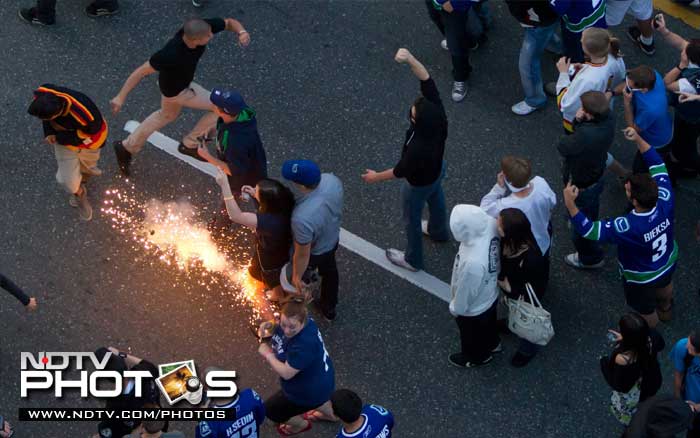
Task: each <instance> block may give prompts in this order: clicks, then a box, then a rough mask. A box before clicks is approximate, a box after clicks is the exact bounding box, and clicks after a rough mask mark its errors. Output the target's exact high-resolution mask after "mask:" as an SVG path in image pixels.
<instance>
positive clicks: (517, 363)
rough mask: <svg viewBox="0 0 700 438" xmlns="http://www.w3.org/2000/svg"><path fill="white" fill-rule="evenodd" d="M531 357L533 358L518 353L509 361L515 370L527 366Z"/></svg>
mask: <svg viewBox="0 0 700 438" xmlns="http://www.w3.org/2000/svg"><path fill="white" fill-rule="evenodd" d="M533 357H535V356H527V355H525V354H522V353H521V352H519V351H518V352H517V353H515V354H514V355H513V358H512V359H511V360H510V364H511V365H513V366H514V367H515V368H522V367H524V366H525V365H527V364H529V363H530V361H531V360H532V358H533Z"/></svg>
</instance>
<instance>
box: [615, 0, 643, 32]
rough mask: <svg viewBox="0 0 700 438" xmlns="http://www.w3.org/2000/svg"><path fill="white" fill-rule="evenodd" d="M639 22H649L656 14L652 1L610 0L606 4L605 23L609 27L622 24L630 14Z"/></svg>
mask: <svg viewBox="0 0 700 438" xmlns="http://www.w3.org/2000/svg"><path fill="white" fill-rule="evenodd" d="M628 10H629V12H630V14H632V16H634V18H636V19H637V20H648V19H650V18H651V16H652V15H653V14H654V5H653V1H652V0H608V1H607V2H606V4H605V21H606V22H607V23H608V26H617V25H618V24H620V23H622V20H623V19H624V18H625V14H626V13H627V12H628Z"/></svg>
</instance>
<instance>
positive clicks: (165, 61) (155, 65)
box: [110, 18, 250, 176]
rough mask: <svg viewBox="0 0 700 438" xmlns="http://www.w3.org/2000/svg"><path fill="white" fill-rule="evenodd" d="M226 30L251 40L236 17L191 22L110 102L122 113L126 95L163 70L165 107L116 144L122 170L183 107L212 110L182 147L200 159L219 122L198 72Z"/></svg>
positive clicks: (124, 171) (161, 82)
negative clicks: (201, 143)
mask: <svg viewBox="0 0 700 438" xmlns="http://www.w3.org/2000/svg"><path fill="white" fill-rule="evenodd" d="M223 30H228V31H230V32H234V33H236V34H237V35H238V42H239V44H240V45H241V46H244V47H245V46H247V45H248V44H249V43H250V35H248V32H247V31H246V30H245V29H244V28H243V25H241V23H240V22H238V20H235V19H233V18H211V19H205V20H202V19H199V18H193V19H191V20H187V21H186V22H185V25H184V26H183V27H182V29H180V30H179V31H178V32H177V33H176V34H175V36H174V37H173V38H172V39H171V40H170V41H168V42H167V44H166V45H165V46H164V47H163V48H162V49H160V50H159V51H158V52H156V53H155V54H154V55H153V56H151V58H150V59H149V60H148V61H146V62H145V63H144V64H143V65H142V66H141V67H139V68H137V69H136V70H134V72H133V73H131V75H130V76H129V78H128V79H127V80H126V82H125V83H124V86H123V87H122V89H121V90H120V91H119V94H117V95H116V96H115V97H114V98H113V99H112V100H111V101H110V103H111V106H112V111H113V112H114V114H116V113H118V112H119V111H120V110H121V108H122V106H123V105H124V101H125V100H126V97H127V96H128V95H129V93H130V92H131V90H133V89H134V87H136V85H138V83H139V82H140V81H141V79H143V78H144V77H146V76H148V75H151V74H153V73H155V72H158V73H159V75H158V86H159V87H160V92H161V106H160V109H159V110H158V111H156V112H154V113H153V114H151V115H150V116H148V117H147V118H146V120H144V121H143V122H142V123H141V124H140V125H139V127H138V128H136V130H135V131H134V132H133V133H131V135H129V136H128V137H127V138H126V139H124V140H122V141H116V142H114V151H115V153H116V154H117V161H118V162H119V169H120V170H121V172H122V174H124V175H125V176H128V175H129V165H130V164H131V158H132V155H133V154H136V153H138V152H139V151H140V150H141V149H142V148H143V145H144V144H145V143H146V139H148V137H149V136H150V135H151V134H152V133H153V132H155V131H157V130H159V129H161V128H163V127H164V126H165V125H167V124H169V123H171V122H173V121H175V119H177V117H178V116H179V115H180V111H182V108H183V107H187V108H194V109H199V110H204V111H207V113H206V114H205V115H204V116H202V118H201V119H200V120H199V122H197V124H196V125H195V127H194V129H192V131H191V132H190V133H189V134H187V135H186V136H185V137H184V138H183V139H182V142H181V143H180V146H179V148H178V150H179V151H180V152H182V153H183V154H186V155H189V156H192V157H194V158H197V159H200V158H199V156H198V155H197V145H198V142H197V137H199V136H201V135H203V134H204V133H206V132H207V131H208V130H209V129H210V128H211V127H213V126H214V125H215V124H216V119H217V116H216V114H214V112H213V109H214V106H213V104H212V103H211V101H210V100H209V94H210V93H209V91H208V90H206V89H205V88H203V87H202V86H200V85H199V84H197V83H196V82H194V81H193V79H194V73H195V70H196V69H197V63H198V62H199V58H201V57H202V55H203V54H204V51H205V50H206V46H207V43H208V42H209V41H210V40H211V38H212V37H213V36H214V34H215V33H219V32H221V31H223Z"/></svg>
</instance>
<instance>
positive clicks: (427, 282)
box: [124, 120, 451, 302]
mask: <svg viewBox="0 0 700 438" xmlns="http://www.w3.org/2000/svg"><path fill="white" fill-rule="evenodd" d="M138 126H139V122H137V121H134V120H130V121H128V122H126V125H124V130H125V131H127V132H130V133H131V132H134V130H135V129H136V128H137V127H138ZM148 142H149V143H151V144H152V145H153V146H155V147H157V148H158V149H160V150H162V151H165V152H167V153H168V154H170V155H172V156H173V157H175V158H177V159H179V160H182V161H184V162H185V163H187V164H189V165H190V166H192V167H194V168H195V169H197V170H199V171H200V172H204V173H206V174H207V175H210V176H212V177H214V176H216V170H215V168H214V166H213V165H211V164H209V163H205V162H203V161H199V160H196V159H194V158H192V157H188V156H187V155H183V154H181V153H179V152H178V151H177V147H178V145H179V144H180V143H179V142H178V141H176V140H173V139H172V138H170V137H168V136H166V135H163V134H161V133H160V132H154V133H153V134H152V135H151V136H150V137H148ZM340 245H341V246H342V247H343V248H345V249H347V250H349V251H352V252H354V253H355V254H357V255H359V256H361V257H363V258H365V259H367V260H369V261H370V262H372V263H374V264H376V265H378V266H380V267H382V268H384V269H386V270H387V271H389V272H391V273H392V274H395V275H396V276H398V277H400V278H402V279H404V280H406V281H408V282H409V283H411V284H413V285H415V286H418V287H420V288H421V289H423V290H425V291H426V292H428V293H430V294H432V295H435V296H436V297H438V298H440V299H442V300H443V301H447V302H449V301H450V298H451V294H450V285H449V284H447V283H445V282H444V281H442V280H440V279H439V278H437V277H435V276H433V275H430V274H428V273H427V272H425V271H419V272H410V271H407V270H405V269H402V268H399V267H398V266H396V265H394V264H392V263H391V262H390V261H389V260H388V259H387V258H386V256H385V255H384V253H385V251H384V250H383V249H381V248H379V247H378V246H376V245H374V244H372V243H370V242H368V241H366V240H364V239H363V238H361V237H360V236H358V235H356V234H353V233H351V232H350V231H348V230H346V229H344V228H341V229H340Z"/></svg>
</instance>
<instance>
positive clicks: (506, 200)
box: [481, 176, 557, 254]
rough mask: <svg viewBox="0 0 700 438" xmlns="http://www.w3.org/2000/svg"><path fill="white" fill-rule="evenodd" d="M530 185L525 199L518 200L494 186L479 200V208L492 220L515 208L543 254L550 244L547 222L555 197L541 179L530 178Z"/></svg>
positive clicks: (550, 216)
mask: <svg viewBox="0 0 700 438" xmlns="http://www.w3.org/2000/svg"><path fill="white" fill-rule="evenodd" d="M530 185H531V186H532V191H531V192H530V193H529V194H528V195H527V196H526V197H524V198H518V197H516V196H515V195H514V194H512V193H511V194H510V195H508V196H506V192H507V190H506V188H505V187H501V186H499V185H498V184H495V185H494V186H493V188H492V189H491V191H490V192H488V193H487V194H486V196H484V197H483V198H482V199H481V208H483V209H484V211H485V212H486V213H488V215H489V216H491V217H494V218H496V217H498V214H499V213H500V212H501V210H503V209H506V208H517V209H518V210H520V211H522V212H523V213H525V216H527V218H528V220H529V221H530V226H531V229H532V234H533V235H534V236H535V240H537V245H538V246H539V247H540V250H541V251H542V254H544V253H546V252H547V251H548V250H549V246H550V245H551V243H552V242H551V237H550V236H549V222H550V220H551V218H552V209H553V208H554V206H555V205H556V204H557V196H556V195H555V194H554V192H553V191H552V189H551V188H550V187H549V184H547V181H545V180H544V178H542V177H539V176H536V177H534V178H532V179H531V180H530Z"/></svg>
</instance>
